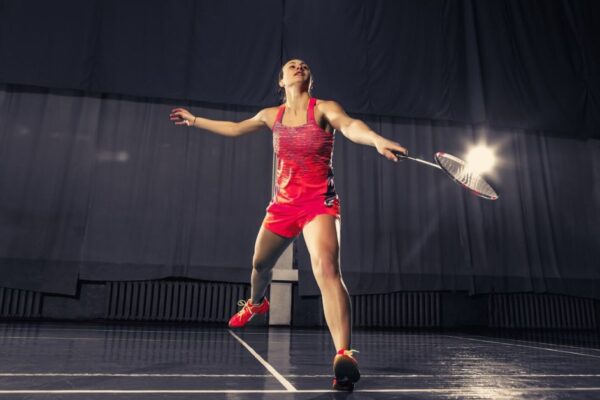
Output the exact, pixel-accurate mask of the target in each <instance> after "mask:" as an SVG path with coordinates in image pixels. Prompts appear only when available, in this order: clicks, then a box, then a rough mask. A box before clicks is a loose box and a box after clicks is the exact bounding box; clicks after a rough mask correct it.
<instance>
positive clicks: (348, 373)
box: [333, 349, 360, 392]
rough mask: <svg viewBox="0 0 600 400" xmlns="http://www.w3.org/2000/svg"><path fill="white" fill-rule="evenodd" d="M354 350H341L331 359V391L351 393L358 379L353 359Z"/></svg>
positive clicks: (356, 367) (358, 375)
mask: <svg viewBox="0 0 600 400" xmlns="http://www.w3.org/2000/svg"><path fill="white" fill-rule="evenodd" d="M354 353H358V351H356V350H345V349H341V350H340V351H338V352H337V354H336V355H335V357H334V358H333V374H334V375H335V378H333V389H335V390H344V391H347V392H351V391H352V390H353V389H354V384H355V383H356V382H358V380H359V379H360V372H359V371H358V361H356V359H355V358H354V356H353V355H354Z"/></svg>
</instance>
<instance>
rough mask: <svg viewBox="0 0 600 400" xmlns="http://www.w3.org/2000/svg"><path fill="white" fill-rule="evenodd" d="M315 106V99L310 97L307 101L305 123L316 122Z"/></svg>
mask: <svg viewBox="0 0 600 400" xmlns="http://www.w3.org/2000/svg"><path fill="white" fill-rule="evenodd" d="M315 104H317V99H315V98H314V97H311V98H310V100H309V101H308V110H306V119H307V122H316V121H315Z"/></svg>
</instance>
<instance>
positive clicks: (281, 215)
mask: <svg viewBox="0 0 600 400" xmlns="http://www.w3.org/2000/svg"><path fill="white" fill-rule="evenodd" d="M321 214H327V215H333V216H334V217H336V218H340V202H339V200H338V199H336V200H335V201H334V202H333V204H332V205H331V207H328V206H326V205H325V204H324V203H323V201H322V200H319V201H315V202H314V203H313V202H311V203H303V204H302V205H296V204H286V203H283V204H282V203H271V204H269V206H268V207H267V215H266V216H265V219H264V220H263V226H264V227H265V228H267V229H268V230H270V231H271V232H273V233H276V234H278V235H280V236H283V237H287V238H293V237H296V236H298V235H299V234H300V232H302V228H304V226H305V225H306V224H308V223H309V222H310V221H312V220H313V219H314V218H315V217H316V216H317V215H321Z"/></svg>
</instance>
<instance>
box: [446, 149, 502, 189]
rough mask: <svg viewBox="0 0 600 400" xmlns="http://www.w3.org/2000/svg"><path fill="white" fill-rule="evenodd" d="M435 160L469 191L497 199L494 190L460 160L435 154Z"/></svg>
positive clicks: (448, 155)
mask: <svg viewBox="0 0 600 400" xmlns="http://www.w3.org/2000/svg"><path fill="white" fill-rule="evenodd" d="M436 159H437V161H438V164H439V165H440V166H441V167H442V168H443V169H444V171H446V172H447V173H448V174H449V175H450V176H451V177H452V178H453V179H455V180H456V181H458V182H459V183H461V184H462V185H463V186H465V187H467V188H468V189H469V190H471V191H473V192H475V193H476V194H477V195H479V196H483V197H485V198H488V199H492V200H495V199H497V198H498V194H497V193H496V192H495V191H494V189H492V187H491V186H490V185H489V184H488V183H487V182H486V181H485V180H484V179H483V178H482V177H481V176H480V175H479V174H477V173H475V172H473V171H472V170H471V169H469V166H468V165H467V164H466V163H465V162H464V161H463V160H461V159H460V158H457V157H454V156H452V155H450V154H445V153H437V154H436Z"/></svg>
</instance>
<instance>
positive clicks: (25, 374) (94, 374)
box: [0, 372, 600, 379]
mask: <svg viewBox="0 0 600 400" xmlns="http://www.w3.org/2000/svg"><path fill="white" fill-rule="evenodd" d="M19 376H23V377H53V376H63V377H117V378H118V377H125V378H270V377H272V376H273V375H271V374H136V373H130V374H126V373H108V372H106V373H105V372H76V373H67V372H0V377H19ZM282 376H284V377H285V378H331V374H311V375H302V374H288V375H282ZM477 376H478V377H480V378H599V377H600V374H477ZM361 377H362V378H370V379H377V378H386V379H388V378H398V379H404V378H472V377H473V374H375V375H373V374H361Z"/></svg>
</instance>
